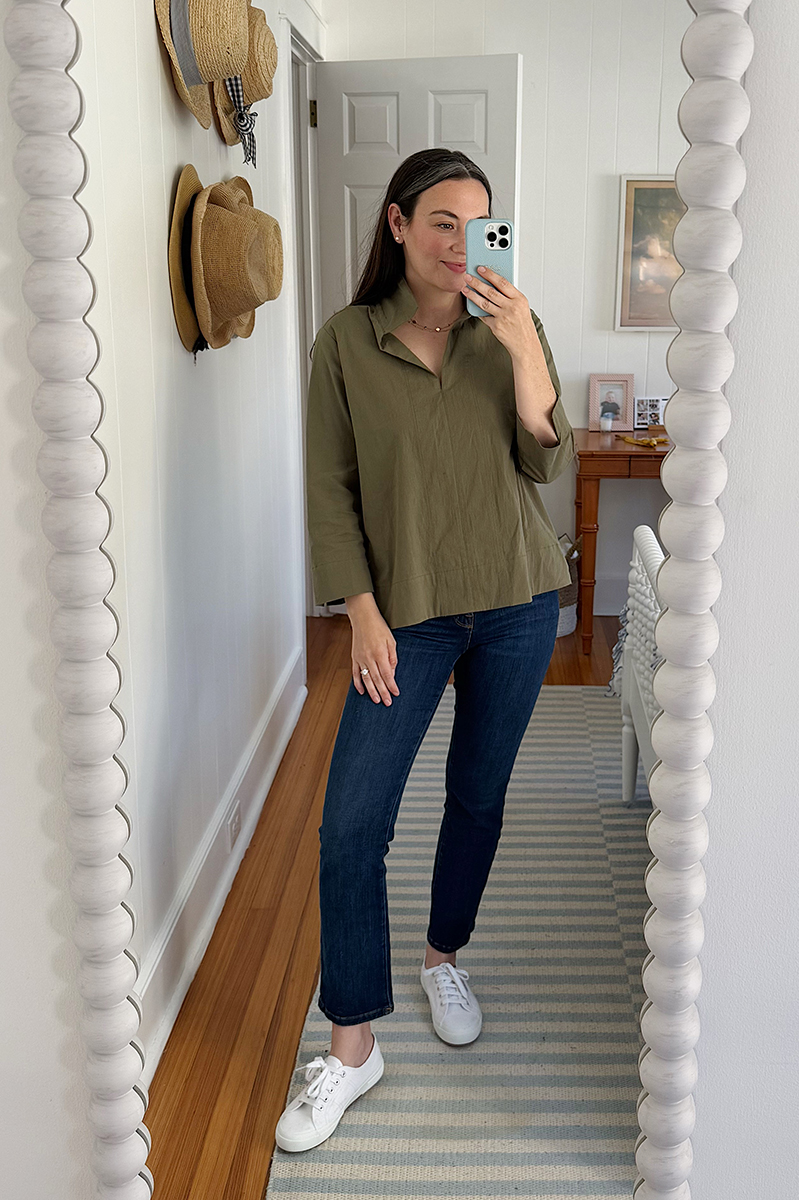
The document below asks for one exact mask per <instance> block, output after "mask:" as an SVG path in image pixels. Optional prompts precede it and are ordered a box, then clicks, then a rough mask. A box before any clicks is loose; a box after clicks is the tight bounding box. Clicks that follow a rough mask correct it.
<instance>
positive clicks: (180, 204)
mask: <svg viewBox="0 0 799 1200" xmlns="http://www.w3.org/2000/svg"><path fill="white" fill-rule="evenodd" d="M203 190H205V189H203V185H202V183H201V182H200V177H199V175H198V174H197V172H196V170H195V169H194V167H193V166H192V165H191V163H187V165H186V166H185V167H184V168H183V170H182V171H181V173H180V178H179V179H178V186H177V191H176V193H175V203H174V205H173V206H172V219H171V221H170V225H169V252H168V263H169V288H170V291H171V292H172V310H173V312H174V314H175V324H176V325H177V327H178V333H179V334H180V340H181V342H182V343H183V345H184V346H185V347H186V349H187V350H193V349H194V344H195V342H196V341H197V338H198V337H199V335H200V326H199V324H198V322H197V317H196V315H195V312H194V309H193V308H192V305H191V301H190V300H189V297H188V293H187V292H186V284H185V281H184V278H183V262H182V255H181V246H182V241H183V221H184V219H185V216H186V210H187V209H188V207H189V204H190V203H191V201H192V198H193V197H194V196H198V195H200V193H201V192H202V191H203ZM192 223H193V222H192ZM193 275H194V272H193V271H192V276H193Z"/></svg>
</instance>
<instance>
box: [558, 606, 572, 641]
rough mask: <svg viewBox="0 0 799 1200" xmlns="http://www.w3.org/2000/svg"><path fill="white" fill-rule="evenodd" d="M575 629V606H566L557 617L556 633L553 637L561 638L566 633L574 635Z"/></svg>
mask: <svg viewBox="0 0 799 1200" xmlns="http://www.w3.org/2000/svg"><path fill="white" fill-rule="evenodd" d="M576 628H577V605H576V604H567V605H566V607H565V608H562V609H561V610H560V614H559V616H558V632H557V633H556V634H555V637H563V636H564V635H565V634H567V633H574V631H575V629H576Z"/></svg>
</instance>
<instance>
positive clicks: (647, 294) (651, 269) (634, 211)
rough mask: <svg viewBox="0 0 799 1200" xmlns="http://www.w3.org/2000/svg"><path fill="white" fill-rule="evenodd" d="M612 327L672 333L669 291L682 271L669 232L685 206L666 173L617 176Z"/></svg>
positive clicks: (670, 177)
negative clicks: (614, 306) (614, 300)
mask: <svg viewBox="0 0 799 1200" xmlns="http://www.w3.org/2000/svg"><path fill="white" fill-rule="evenodd" d="M620 184H621V192H620V197H619V250H618V265H617V272H616V320H615V324H614V329H616V330H620V329H649V330H660V331H663V332H673V331H674V330H676V329H677V328H678V326H677V323H676V321H675V320H674V318H673V317H672V315H671V309H670V308H669V295H670V293H671V289H672V287H673V285H674V283H675V282H676V280H677V279H679V277H680V275H682V273H683V268H682V267H681V266H680V264H679V263H678V261H677V259H676V258H675V256H674V250H673V247H672V238H673V235H674V228H675V226H676V224H677V222H678V221H679V220H680V218H681V217H682V216H683V214H684V213H685V212H686V211H687V206H686V204H685V203H684V201H683V200H681V199H680V196H679V193H678V192H677V188H676V186H675V183H674V178H673V176H671V175H622V176H620Z"/></svg>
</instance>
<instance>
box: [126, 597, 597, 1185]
mask: <svg viewBox="0 0 799 1200" xmlns="http://www.w3.org/2000/svg"><path fill="white" fill-rule="evenodd" d="M618 630H619V624H618V619H617V618H616V617H595V618H594V643H593V649H592V653H591V654H590V655H584V654H583V653H582V650H581V648H580V645H579V631H578V632H575V633H573V634H569V635H567V636H565V637H561V638H558V640H557V642H556V643H555V652H554V654H553V656H552V661H551V663H550V667H549V671H548V672H547V675H546V678H545V680H544V683H545V684H589V685H604V684H606V683H607V682H608V680H609V679H610V675H611V671H612V666H613V663H612V648H613V646H614V644H615V642H616V638H617V636H618ZM307 635H308V680H307V684H308V698H307V700H306V702H305V705H304V707H303V710H302V713H301V715H300V720H299V722H298V724H297V728H296V729H295V731H294V733H293V735H292V737H291V740H290V742H289V744H288V747H287V749H286V752H285V754H284V756H283V759H282V762H281V764H280V767H279V769H278V772H277V775H276V776H275V780H274V782H273V784H272V787H271V788H270V790H269V795H268V796H267V798H266V801H265V803H264V807H263V812H262V814H261V817H260V819H259V822H258V825H257V827H256V830H255V833H254V834H253V838H252V841H251V843H250V845H249V847H248V848H247V851H246V853H245V855H244V858H243V860H242V863H241V866H240V868H239V871H238V873H237V875H236V879H235V881H234V883H233V887H232V888H231V890H230V893H229V895H228V897H227V900H226V902H225V906H224V908H223V910H222V913H221V915H220V917H219V921H218V922H217V925H216V928H215V930H214V933H213V936H212V938H211V941H210V943H209V946H208V949H207V951H206V953H205V956H204V958H203V961H202V963H201V965H200V968H199V970H198V972H197V974H196V976H195V978H194V980H193V981H192V984H191V987H190V988H189V991H188V993H187V995H186V999H185V1001H184V1003H183V1005H182V1007H181V1010H180V1013H179V1014H178V1018H177V1021H176V1023H175V1027H174V1029H173V1031H172V1033H171V1035H170V1038H169V1041H168V1042H167V1045H166V1047H165V1049H164V1052H163V1054H162V1056H161V1060H160V1062H159V1064H158V1068H157V1070H156V1073H155V1076H154V1078H153V1082H152V1085H151V1087H150V1103H149V1107H148V1109H147V1113H146V1115H145V1124H146V1125H147V1127H148V1128H149V1130H150V1131H151V1133H152V1137H153V1148H152V1152H151V1154H150V1157H149V1158H148V1160H147V1163H148V1166H149V1168H150V1170H151V1171H152V1172H153V1175H154V1178H155V1187H156V1197H157V1200H187V1198H189V1197H191V1198H192V1200H211V1198H213V1200H262V1197H263V1195H264V1192H265V1190H266V1183H267V1177H268V1173H269V1163H270V1160H271V1157H272V1151H273V1148H274V1137H273V1135H274V1128H275V1124H276V1123H277V1119H278V1117H279V1116H280V1113H281V1112H282V1110H283V1106H284V1103H285V1098H286V1092H287V1090H288V1086H289V1082H290V1079H291V1074H292V1070H293V1067H294V1059H295V1055H296V1052H297V1046H298V1044H299V1039H300V1034H301V1032H302V1027H303V1024H304V1022H305V1015H306V1013H307V1011H308V1005H309V1003H310V1000H311V997H312V995H313V992H314V988H315V986H316V979H317V971H318V938H319V917H318V903H317V874H316V864H317V852H318V829H319V825H320V823H321V817H322V803H323V800H324V790H325V783H326V779H327V768H328V764H329V761H330V756H331V753H332V750H333V742H334V740H335V735H336V730H337V728H338V722H339V718H340V715H341V710H342V707H343V703H344V698H345V695H346V692H347V688H348V687H349V682H350V679H351V677H352V676H351V669H350V645H351V636H350V623H349V619H348V618H347V617H346V616H341V615H338V616H334V617H308V618H307Z"/></svg>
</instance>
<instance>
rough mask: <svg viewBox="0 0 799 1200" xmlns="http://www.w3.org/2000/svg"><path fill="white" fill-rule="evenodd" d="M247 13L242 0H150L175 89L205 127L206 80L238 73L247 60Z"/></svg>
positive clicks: (208, 119) (207, 116)
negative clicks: (152, 1) (153, 2)
mask: <svg viewBox="0 0 799 1200" xmlns="http://www.w3.org/2000/svg"><path fill="white" fill-rule="evenodd" d="M247 11H248V4H247V0H155V12H156V16H157V17H158V25H159V28H160V30H161V37H162V38H163V40H164V45H165V46H166V49H167V53H168V54H169V58H170V65H171V67H172V77H173V79H174V81H175V87H176V89H177V93H178V95H179V96H180V98H181V100H182V101H183V103H184V104H185V105H186V107H187V108H188V109H190V111H191V112H193V113H194V115H195V117H196V118H197V120H198V121H199V122H200V124H201V125H202V126H203V128H204V129H208V128H209V127H210V125H211V98H210V95H209V90H208V84H209V83H212V82H213V81H214V80H225V79H229V78H231V77H235V76H237V75H241V73H242V71H243V70H244V68H245V65H246V63H247V48H248V24H249V23H248V17H247ZM223 86H224V84H223Z"/></svg>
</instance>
